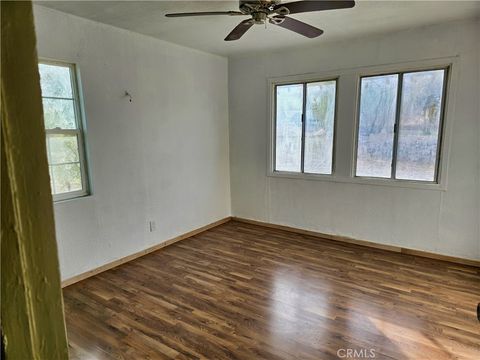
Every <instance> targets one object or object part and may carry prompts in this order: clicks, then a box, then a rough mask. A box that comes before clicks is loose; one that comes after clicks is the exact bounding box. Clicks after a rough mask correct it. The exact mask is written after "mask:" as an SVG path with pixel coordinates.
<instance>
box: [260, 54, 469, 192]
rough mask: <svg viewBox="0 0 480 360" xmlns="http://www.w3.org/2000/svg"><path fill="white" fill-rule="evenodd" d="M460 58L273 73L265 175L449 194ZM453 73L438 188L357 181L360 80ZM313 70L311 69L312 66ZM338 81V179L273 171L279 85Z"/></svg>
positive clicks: (446, 102)
mask: <svg viewBox="0 0 480 360" xmlns="http://www.w3.org/2000/svg"><path fill="white" fill-rule="evenodd" d="M461 60H462V59H461V56H460V55H458V54H451V55H446V56H440V57H431V58H423V59H406V60H401V61H396V62H393V61H392V62H385V63H374V64H370V65H359V66H345V67H329V68H326V69H324V70H318V69H319V68H321V65H317V70H316V71H315V70H312V71H309V72H306V73H300V74H299V73H297V74H295V73H293V74H289V75H282V74H281V75H278V74H275V72H272V71H268V73H267V75H266V77H265V98H266V100H267V101H266V103H265V115H264V116H266V118H267V120H266V131H267V133H266V134H265V135H264V136H266V137H267V141H266V142H267V143H266V144H265V147H266V151H267V159H266V161H265V164H266V166H265V176H266V177H267V179H269V180H277V181H292V180H295V181H313V182H316V181H320V182H330V183H337V184H356V185H362V186H373V187H378V186H381V187H387V188H388V187H394V188H403V189H411V190H428V191H442V192H443V191H447V188H448V177H449V175H448V167H449V159H450V152H451V138H452V131H453V127H454V126H455V121H456V119H455V105H456V102H457V91H458V82H459V73H460V68H461ZM447 67H448V68H449V76H448V81H447V84H446V93H445V97H444V122H443V131H442V140H441V146H440V149H439V151H440V156H439V167H438V169H439V170H438V183H431V182H418V181H414V180H393V179H388V178H387V179H383V178H365V177H355V170H354V168H355V165H356V139H357V126H356V119H357V118H358V108H359V96H358V87H359V82H360V76H365V75H381V74H385V73H395V72H399V71H402V72H412V71H415V70H424V69H434V68H447ZM310 68H312V67H310ZM335 77H336V78H338V83H337V106H338V107H337V121H336V129H335V132H336V134H337V136H336V140H335V145H336V150H335V154H334V155H335V174H333V175H321V174H302V173H280V172H275V171H273V169H274V167H273V163H274V156H275V152H274V140H275V138H274V131H275V128H274V126H275V123H274V120H273V118H274V115H275V107H274V89H275V87H274V85H275V84H288V83H295V82H296V83H298V82H302V81H309V80H312V81H321V80H328V79H331V78H335Z"/></svg>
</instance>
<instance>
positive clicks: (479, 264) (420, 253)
mask: <svg viewBox="0 0 480 360" xmlns="http://www.w3.org/2000/svg"><path fill="white" fill-rule="evenodd" d="M232 220H235V221H238V222H243V223H247V224H254V225H260V226H264V227H269V228H273V229H279V230H285V231H290V232H293V233H296V234H301V235H309V236H314V237H318V238H322V239H328V240H334V241H339V242H343V243H349V244H355V245H360V246H366V247H371V248H375V249H382V250H387V251H393V252H398V253H402V254H407V255H414V256H420V257H424V258H429V259H435V260H442V261H449V262H452V263H457V264H462V265H469V266H475V267H480V260H474V259H465V258H459V257H455V256H448V255H442V254H436V253H431V252H428V251H423V250H415V249H408V248H404V247H400V246H394V245H385V244H378V243H375V242H372V241H366V240H357V239H352V238H349V237H346V236H340V235H331V234H324V233H320V232H316V231H311V230H304V229H299V228H295V227H291V226H286V225H279V224H272V223H267V222H263V221H258V220H251V219H245V218H241V217H235V216H233V217H232Z"/></svg>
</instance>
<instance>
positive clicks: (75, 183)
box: [51, 163, 82, 194]
mask: <svg viewBox="0 0 480 360" xmlns="http://www.w3.org/2000/svg"><path fill="white" fill-rule="evenodd" d="M51 169H52V176H53V179H52V182H53V184H54V187H53V188H52V191H53V193H54V194H61V193H66V192H71V191H78V190H82V176H81V172H80V163H75V164H66V165H52V166H51Z"/></svg>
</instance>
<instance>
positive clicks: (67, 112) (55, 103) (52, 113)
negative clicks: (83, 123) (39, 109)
mask: <svg viewBox="0 0 480 360" xmlns="http://www.w3.org/2000/svg"><path fill="white" fill-rule="evenodd" d="M43 116H44V120H45V128H46V129H55V128H60V129H76V128H77V125H76V123H75V110H74V105H73V100H61V99H43Z"/></svg>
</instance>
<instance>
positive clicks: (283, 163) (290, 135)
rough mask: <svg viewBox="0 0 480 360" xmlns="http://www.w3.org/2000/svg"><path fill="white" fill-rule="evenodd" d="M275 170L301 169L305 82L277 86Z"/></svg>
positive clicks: (297, 170)
mask: <svg viewBox="0 0 480 360" xmlns="http://www.w3.org/2000/svg"><path fill="white" fill-rule="evenodd" d="M276 107H277V109H276V129H275V153H276V155H275V170H277V171H296V172H299V171H300V170H301V156H302V111H303V84H292V85H281V86H277V87H276Z"/></svg>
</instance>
